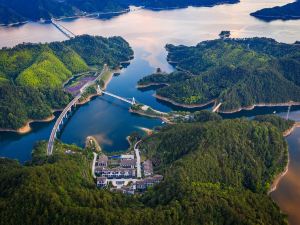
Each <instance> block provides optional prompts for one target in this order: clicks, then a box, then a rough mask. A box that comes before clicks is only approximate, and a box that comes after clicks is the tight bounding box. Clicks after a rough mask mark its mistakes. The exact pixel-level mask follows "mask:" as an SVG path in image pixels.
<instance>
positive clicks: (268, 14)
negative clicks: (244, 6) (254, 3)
mask: <svg viewBox="0 0 300 225" xmlns="http://www.w3.org/2000/svg"><path fill="white" fill-rule="evenodd" d="M251 15H252V16H255V17H257V18H259V19H262V20H265V21H272V20H278V19H282V20H295V19H300V0H296V1H295V2H292V3H289V4H286V5H284V6H276V7H273V8H265V9H261V10H258V11H256V12H253V13H251Z"/></svg>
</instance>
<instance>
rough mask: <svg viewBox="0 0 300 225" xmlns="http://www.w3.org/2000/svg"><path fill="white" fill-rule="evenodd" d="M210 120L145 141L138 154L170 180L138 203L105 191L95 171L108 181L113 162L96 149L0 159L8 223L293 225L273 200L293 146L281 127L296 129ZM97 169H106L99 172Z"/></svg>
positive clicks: (60, 148)
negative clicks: (226, 224)
mask: <svg viewBox="0 0 300 225" xmlns="http://www.w3.org/2000/svg"><path fill="white" fill-rule="evenodd" d="M207 114H212V113H207ZM206 116H207V117H206V121H204V120H202V122H201V123H195V122H193V123H185V122H184V123H179V124H174V125H168V126H165V127H162V128H160V129H158V130H157V131H155V132H154V133H153V134H152V135H151V136H145V137H142V139H141V143H140V145H139V147H138V148H139V150H140V151H141V154H142V155H144V156H145V157H146V158H147V159H149V160H151V162H152V165H153V173H155V174H161V175H163V180H161V181H160V182H157V184H156V185H155V186H153V187H152V188H150V189H149V190H148V189H147V190H146V191H143V192H142V193H141V194H137V195H135V196H132V195H131V191H127V189H126V187H124V188H123V189H124V190H126V191H125V192H123V193H127V195H124V194H121V193H119V192H111V191H109V190H111V189H110V186H109V184H108V187H106V186H103V185H102V184H103V183H101V182H102V181H103V179H102V178H101V179H100V178H99V177H98V178H97V177H94V176H93V174H92V171H95V173H96V172H97V173H101V174H102V176H103V169H102V170H101V168H100V167H99V166H101V165H102V163H106V157H105V156H101V157H100V156H99V157H95V156H97V155H95V154H94V153H93V151H94V150H95V149H94V147H93V145H91V146H90V147H91V148H90V147H89V145H88V146H87V148H85V149H81V148H79V147H77V146H75V145H66V144H63V143H61V142H57V143H56V147H55V150H54V152H53V154H52V155H51V156H47V155H46V151H45V149H46V142H40V143H37V144H36V146H35V148H34V151H33V156H32V160H31V161H30V162H28V163H26V164H25V165H20V164H19V163H18V162H16V161H14V160H10V159H0V167H1V171H0V182H1V187H0V193H1V198H0V209H1V210H0V216H1V221H2V222H3V223H5V224H9V223H10V224H20V223H22V224H32V223H34V221H40V222H38V223H39V224H69V223H72V224H96V223H94V221H101V224H104V225H105V224H107V225H108V224H115V222H116V221H118V223H121V224H135V225H138V224H141V221H142V223H143V224H149V225H150V224H179V223H180V224H181V223H183V224H205V221H211V222H212V223H214V224H224V222H225V221H227V222H230V223H236V224H259V223H262V224H276V225H277V224H278V225H279V224H287V222H286V217H285V216H284V215H283V214H281V212H280V209H279V208H278V206H276V204H275V203H274V202H273V201H272V199H271V198H270V196H268V195H267V193H268V190H269V189H270V187H271V183H272V181H273V180H274V179H275V177H277V175H278V174H280V173H281V172H282V171H284V168H285V166H286V164H287V160H288V155H287V144H286V142H285V140H284V138H283V136H282V131H281V128H286V127H288V126H289V125H288V124H284V120H283V121H279V122H278V121H277V122H276V120H274V119H273V118H272V119H267V121H266V118H260V122H258V121H255V120H253V121H249V120H247V119H235V120H222V119H221V118H218V119H217V117H219V116H218V115H216V116H214V115H213V114H212V115H211V116H209V115H206ZM210 118H214V119H212V120H210ZM277 125H278V127H277ZM270 140H272V141H270ZM114 158H115V157H112V158H111V160H110V162H109V163H110V164H108V165H107V166H106V167H107V170H114V171H115V170H117V169H119V170H121V169H120V168H119V167H118V168H117V169H116V168H111V167H110V165H111V164H113V165H114V167H115V166H116V164H114V161H113V160H114ZM127 158H128V157H127V156H126V158H125V159H124V160H125V161H122V159H121V161H120V162H118V163H121V164H120V165H121V166H123V167H124V166H126V167H127V165H129V164H128V163H129V162H131V161H132V160H130V159H129V160H128V159H127ZM103 159H104V160H103ZM124 162H125V163H124ZM95 163H96V164H97V165H96V166H98V167H99V168H100V170H99V168H95V167H94V166H93V165H94V164H95ZM99 163H100V164H101V165H100V164H99ZM105 165H106V164H105ZM118 165H119V164H118ZM118 165H117V166H118ZM130 165H131V164H130ZM133 165H135V164H133ZM91 168H95V169H94V170H91ZM143 168H144V172H143V173H145V168H146V167H145V166H144V167H143ZM122 170H124V169H122ZM147 171H148V170H147ZM151 173H152V171H151ZM154 177H155V176H154ZM107 179H113V178H111V177H109V178H107ZM145 180H147V182H148V180H149V178H144V179H143V180H142V181H145ZM152 180H153V179H152ZM96 182H97V185H98V188H97V186H96ZM154 182H156V181H154ZM106 184H107V183H106ZM125 185H126V184H125ZM128 185H132V183H130V182H128ZM136 185H139V186H137V187H138V188H141V187H142V186H140V185H143V183H142V182H140V181H136ZM25 203H26V207H24V204H25ZM39 209H41V210H39ZM57 212H62V213H59V214H57ZM170 212H172V214H171V215H170ZM237 212H238V213H237ZM21 221H22V222H21ZM179 221H180V222H179Z"/></svg>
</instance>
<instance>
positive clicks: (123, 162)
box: [120, 159, 136, 166]
mask: <svg viewBox="0 0 300 225" xmlns="http://www.w3.org/2000/svg"><path fill="white" fill-rule="evenodd" d="M135 165H136V160H135V159H122V160H121V162H120V166H135Z"/></svg>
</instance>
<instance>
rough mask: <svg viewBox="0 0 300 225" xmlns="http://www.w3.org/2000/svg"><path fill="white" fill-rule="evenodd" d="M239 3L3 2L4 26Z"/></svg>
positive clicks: (1, 18) (209, 0)
mask: <svg viewBox="0 0 300 225" xmlns="http://www.w3.org/2000/svg"><path fill="white" fill-rule="evenodd" d="M237 2H239V0H182V1H174V0H165V1H159V0H0V24H5V25H8V24H12V23H18V22H26V21H38V20H40V19H44V20H49V19H51V18H53V17H54V18H58V17H65V16H66V17H68V16H79V15H86V14H89V13H95V12H104V13H105V12H107V13H108V12H123V11H126V10H129V6H130V5H135V6H142V7H145V8H149V9H153V10H157V9H168V8H184V7H187V6H213V5H217V4H224V3H237Z"/></svg>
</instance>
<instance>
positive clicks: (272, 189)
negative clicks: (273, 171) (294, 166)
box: [267, 149, 290, 195]
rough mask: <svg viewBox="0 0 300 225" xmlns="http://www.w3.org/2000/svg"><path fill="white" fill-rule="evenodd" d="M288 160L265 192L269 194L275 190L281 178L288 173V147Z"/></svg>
mask: <svg viewBox="0 0 300 225" xmlns="http://www.w3.org/2000/svg"><path fill="white" fill-rule="evenodd" d="M287 155H288V162H287V164H286V166H285V168H284V171H282V172H281V173H279V174H278V175H277V176H275V179H273V182H272V184H271V186H270V189H269V190H268V192H267V194H268V195H270V194H271V193H272V192H274V191H276V189H277V186H278V184H279V183H280V181H281V179H282V178H283V177H284V176H285V175H286V174H287V173H288V171H289V165H290V154H289V149H288V153H287Z"/></svg>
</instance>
